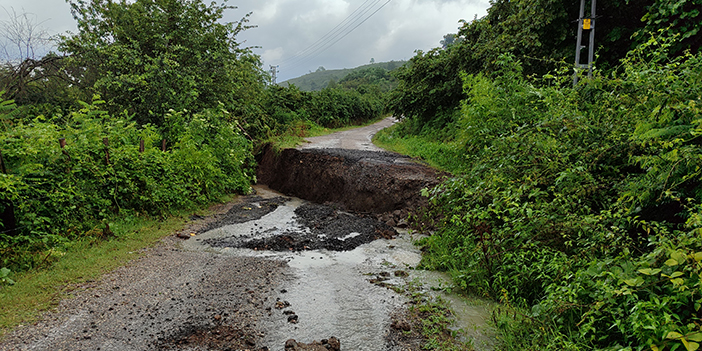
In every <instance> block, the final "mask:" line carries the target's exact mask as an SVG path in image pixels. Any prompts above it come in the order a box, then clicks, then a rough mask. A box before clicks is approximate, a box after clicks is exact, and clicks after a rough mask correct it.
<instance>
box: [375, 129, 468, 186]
mask: <svg viewBox="0 0 702 351" xmlns="http://www.w3.org/2000/svg"><path fill="white" fill-rule="evenodd" d="M398 128H401V126H400V124H395V125H393V126H392V127H390V128H386V129H383V130H381V131H380V132H378V133H377V134H376V135H375V136H374V137H373V143H374V144H375V145H377V146H379V147H381V148H383V149H386V150H390V151H393V152H397V153H399V154H403V155H408V156H411V157H416V158H419V159H421V160H423V161H425V162H426V163H428V164H429V165H430V166H432V167H434V168H436V169H439V170H442V171H445V172H449V173H452V174H461V173H463V172H464V169H465V168H464V167H465V162H464V160H463V159H464V155H463V152H462V151H463V150H462V147H463V145H462V143H460V142H457V141H453V140H448V141H447V140H441V138H436V137H434V136H417V135H403V136H398V135H399V134H400V133H397V132H396V130H397V129H398Z"/></svg>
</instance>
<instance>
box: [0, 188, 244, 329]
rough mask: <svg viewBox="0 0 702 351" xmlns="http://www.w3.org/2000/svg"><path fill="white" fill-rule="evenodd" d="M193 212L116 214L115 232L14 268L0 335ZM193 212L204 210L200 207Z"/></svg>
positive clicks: (1, 308)
mask: <svg viewBox="0 0 702 351" xmlns="http://www.w3.org/2000/svg"><path fill="white" fill-rule="evenodd" d="M229 199H231V198H228V199H224V200H229ZM193 212H195V211H188V212H184V213H182V214H180V215H175V216H172V217H169V218H166V219H164V220H157V219H153V218H145V217H136V216H130V217H126V218H120V219H118V220H116V221H115V222H114V224H113V225H112V226H111V227H112V231H113V232H114V233H115V235H116V237H115V238H113V239H110V240H103V241H87V240H86V241H78V242H75V243H74V244H73V245H71V247H70V248H69V249H68V250H67V251H66V252H65V253H62V254H59V255H57V256H58V257H57V258H56V259H55V262H54V263H53V264H52V265H51V266H49V267H48V268H43V269H35V270H32V271H27V272H22V273H17V274H15V275H14V277H13V279H14V280H15V284H14V285H11V286H5V287H2V288H0V339H1V338H2V336H3V335H5V334H6V333H7V332H9V331H10V330H11V329H12V328H14V327H16V326H18V325H20V324H27V323H32V322H33V321H36V320H37V318H38V317H39V315H40V313H41V312H44V311H47V310H49V309H51V308H53V307H55V306H56V305H57V304H58V302H59V301H60V300H61V299H62V298H66V297H69V296H70V294H71V290H72V289H73V287H74V286H75V285H76V284H79V283H83V282H86V281H91V280H99V279H100V278H101V277H102V276H103V275H104V274H105V273H108V272H110V271H112V270H114V269H115V268H118V267H120V266H123V265H125V264H126V263H128V262H129V261H131V260H134V259H136V258H138V257H139V256H140V255H141V254H140V253H138V252H140V250H141V249H143V248H147V247H151V246H153V245H155V244H156V243H157V242H158V241H159V240H160V239H162V238H163V237H165V236H168V235H170V234H172V233H173V232H175V231H177V230H179V229H182V228H183V227H184V225H185V219H186V218H187V215H189V214H190V213H193ZM197 212H198V213H203V212H206V210H205V207H203V208H200V209H198V210H197Z"/></svg>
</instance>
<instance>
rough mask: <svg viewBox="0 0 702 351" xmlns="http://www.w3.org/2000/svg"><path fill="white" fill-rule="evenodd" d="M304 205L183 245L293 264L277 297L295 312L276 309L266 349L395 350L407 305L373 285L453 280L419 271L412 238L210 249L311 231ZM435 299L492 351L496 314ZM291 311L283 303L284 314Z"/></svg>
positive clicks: (264, 192) (267, 194)
mask: <svg viewBox="0 0 702 351" xmlns="http://www.w3.org/2000/svg"><path fill="white" fill-rule="evenodd" d="M256 190H257V193H258V195H259V196H261V197H263V198H272V197H278V196H281V195H280V194H278V193H275V192H273V191H271V190H268V189H267V188H265V187H257V188H256ZM305 203H306V202H305V201H303V200H300V199H296V198H290V199H289V201H287V202H285V204H284V205H281V206H278V207H277V208H276V209H275V210H274V211H273V212H270V213H268V214H266V215H264V216H263V217H261V218H260V219H257V220H252V221H249V222H245V223H239V224H232V225H226V226H223V227H221V228H216V229H212V230H209V231H207V232H205V233H202V234H199V235H197V236H195V237H193V238H191V239H189V240H186V241H184V242H183V246H184V248H186V249H189V250H206V251H211V252H217V253H220V254H224V255H244V256H258V257H267V258H272V259H281V260H285V261H287V262H288V265H289V266H290V267H291V268H292V270H293V272H294V279H291V280H289V281H288V282H285V283H283V285H282V287H281V288H280V291H278V292H277V293H278V294H277V295H278V297H279V299H280V301H281V302H287V303H289V306H287V307H285V308H282V309H276V308H275V307H273V306H271V307H272V308H271V316H270V317H269V320H268V321H263V325H262V327H263V329H264V331H265V336H264V339H263V341H262V344H263V345H268V347H269V348H270V349H271V350H272V351H282V350H283V349H284V346H283V345H284V344H285V341H286V340H288V339H295V340H297V341H300V342H306V343H307V342H312V341H313V340H321V339H326V338H329V337H331V336H335V337H337V338H338V339H339V340H340V341H341V345H342V350H358V351H366V350H367V351H377V350H391V349H389V348H388V347H387V346H386V340H385V337H386V333H387V331H388V330H389V326H390V324H391V320H390V315H391V313H392V312H393V311H394V310H396V309H397V308H399V307H402V306H403V304H404V303H405V302H406V301H407V299H406V298H405V297H404V296H403V295H401V294H398V293H396V292H394V291H392V290H390V289H388V288H384V287H381V286H377V285H375V284H372V283H370V282H369V280H370V279H373V278H375V277H378V275H380V274H381V273H383V274H385V275H386V277H384V278H383V279H387V280H383V283H384V284H388V285H396V286H400V287H402V286H404V285H405V284H406V282H407V281H415V282H420V283H423V284H425V285H426V286H427V287H428V286H432V287H441V286H443V287H445V286H447V284H448V283H447V282H448V281H449V280H447V277H446V276H444V275H442V274H441V273H438V272H430V271H415V270H413V269H412V268H414V267H416V266H417V264H419V261H420V259H421V254H420V252H419V250H418V249H417V248H416V247H415V246H414V245H413V244H412V237H411V235H409V234H407V233H401V234H400V235H399V236H398V237H397V238H395V239H391V240H387V239H378V240H375V241H372V242H370V243H367V244H363V245H360V246H358V247H356V248H355V249H353V250H350V251H329V250H324V249H321V250H308V251H297V252H277V251H255V250H251V249H242V248H233V247H212V246H210V245H208V244H207V242H212V240H213V239H215V240H226V239H227V238H237V237H238V238H241V237H247V238H253V237H258V236H262V235H276V234H280V233H289V232H291V231H309V229H308V228H304V227H303V226H301V225H300V224H299V223H298V222H297V220H296V216H295V212H294V211H295V209H296V208H298V207H299V206H302V205H303V204H305ZM351 230H352V229H349V232H348V233H341V234H340V235H339V238H353V237H354V236H356V235H357V234H358V233H355V232H353V231H351ZM398 270H401V271H405V272H407V273H409V276H408V277H396V276H395V275H394V274H393V272H395V271H398ZM388 273H389V275H388ZM428 290H429V289H428ZM435 290H436V289H435ZM439 290H440V289H439ZM432 293H440V294H442V295H443V296H442V297H443V298H444V299H445V300H446V301H447V302H448V303H449V304H450V306H451V308H452V309H453V310H454V312H455V313H456V329H463V330H464V331H466V335H467V336H468V337H469V338H471V339H473V341H472V342H473V344H474V345H475V346H476V349H477V350H489V349H491V348H492V347H491V346H490V343H489V342H488V340H489V339H490V336H489V333H488V332H487V328H488V327H487V326H486V324H485V323H486V321H487V319H488V316H489V313H488V310H487V307H486V305H485V303H484V302H482V301H477V300H476V301H469V300H466V299H464V298H461V297H458V296H453V295H449V294H445V293H443V292H440V291H433V292H432ZM285 305H287V304H286V303H281V304H280V306H279V307H282V306H285ZM286 313H287V314H286ZM293 315H294V316H297V323H290V322H288V318H292V317H291V316H293Z"/></svg>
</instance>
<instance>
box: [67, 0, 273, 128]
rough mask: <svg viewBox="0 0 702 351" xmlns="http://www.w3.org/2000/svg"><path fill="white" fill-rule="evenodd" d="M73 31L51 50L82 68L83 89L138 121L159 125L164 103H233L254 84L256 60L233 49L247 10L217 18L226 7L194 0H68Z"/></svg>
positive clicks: (259, 79) (257, 82)
mask: <svg viewBox="0 0 702 351" xmlns="http://www.w3.org/2000/svg"><path fill="white" fill-rule="evenodd" d="M69 2H70V3H71V7H72V12H73V16H74V18H75V19H76V21H77V22H78V34H76V35H73V36H63V37H61V41H60V44H59V49H60V50H61V51H63V52H66V53H68V54H69V56H70V58H71V60H72V61H74V62H75V64H77V65H78V66H81V67H84V68H85V70H84V72H83V74H82V76H81V77H80V81H81V84H82V85H83V87H85V88H86V89H89V90H91V91H93V92H95V93H99V94H101V95H102V97H103V98H104V99H105V100H106V101H107V102H108V106H109V108H110V109H112V110H113V112H118V111H124V110H126V111H127V112H128V113H130V114H134V115H135V118H136V120H137V121H138V122H140V123H147V122H150V123H155V124H158V125H160V124H162V123H163V115H164V114H165V113H166V112H167V111H168V110H170V109H174V110H183V109H188V110H191V111H192V110H194V111H197V110H200V109H203V108H208V107H213V106H216V105H217V104H218V103H220V102H221V103H224V104H225V106H232V105H236V104H237V102H239V101H240V100H246V99H247V98H249V97H250V96H248V95H250V94H251V93H252V92H251V90H257V89H262V86H263V82H264V79H263V73H262V71H261V69H260V60H259V58H258V57H257V56H255V55H253V54H252V53H251V51H250V50H249V49H246V48H242V47H240V45H239V43H238V42H237V41H236V40H235V37H236V35H237V34H239V33H240V32H241V31H243V30H245V29H247V28H248V26H247V25H246V23H247V22H248V15H247V16H245V17H244V18H243V19H242V20H241V21H239V22H236V23H221V19H222V16H223V13H224V11H225V10H227V9H232V8H234V7H232V6H227V5H225V4H222V5H218V4H216V3H214V2H213V3H212V4H210V5H209V6H208V5H205V4H204V3H203V2H202V1H201V0H191V1H182V0H135V1H128V0H118V1H112V0H92V1H89V2H88V1H83V0H69Z"/></svg>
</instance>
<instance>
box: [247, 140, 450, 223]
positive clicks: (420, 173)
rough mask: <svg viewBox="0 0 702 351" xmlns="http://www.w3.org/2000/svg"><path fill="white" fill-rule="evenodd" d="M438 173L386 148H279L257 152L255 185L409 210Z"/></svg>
mask: <svg viewBox="0 0 702 351" xmlns="http://www.w3.org/2000/svg"><path fill="white" fill-rule="evenodd" d="M442 175H444V174H443V173H440V172H437V171H435V170H433V169H431V168H429V167H427V166H424V165H421V164H418V163H416V162H413V160H412V159H410V158H408V157H405V156H402V155H399V154H395V153H390V152H377V151H361V150H346V149H305V150H296V149H285V150H282V151H281V152H280V153H277V152H276V151H275V150H273V149H272V148H271V147H267V148H266V149H265V151H264V153H263V155H262V156H261V159H260V162H259V168H258V173H257V177H258V181H259V183H261V184H266V185H268V187H270V188H271V189H275V190H277V191H280V192H282V193H284V194H286V195H293V196H296V197H299V198H302V199H305V200H310V201H314V202H318V203H334V204H337V205H339V206H341V207H342V208H344V209H347V210H351V211H356V212H366V213H375V214H380V213H388V212H393V211H396V210H405V211H407V210H409V211H410V212H414V209H417V208H420V207H423V206H425V205H426V202H427V201H426V199H425V198H423V197H422V196H421V195H420V191H421V189H422V188H427V187H433V186H435V185H437V184H439V178H440V177H441V176H442ZM396 220H399V218H398V219H396Z"/></svg>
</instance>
